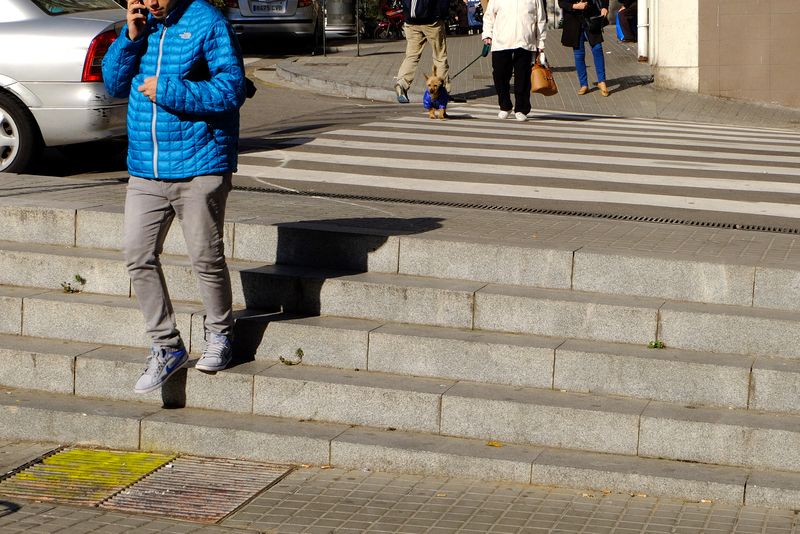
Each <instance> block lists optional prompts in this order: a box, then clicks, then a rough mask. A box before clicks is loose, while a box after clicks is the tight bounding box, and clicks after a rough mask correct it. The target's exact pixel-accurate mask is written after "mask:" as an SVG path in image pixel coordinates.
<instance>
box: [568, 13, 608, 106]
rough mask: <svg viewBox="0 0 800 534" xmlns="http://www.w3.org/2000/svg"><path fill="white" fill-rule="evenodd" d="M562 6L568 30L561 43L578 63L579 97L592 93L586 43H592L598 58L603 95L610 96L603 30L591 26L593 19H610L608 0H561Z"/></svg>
mask: <svg viewBox="0 0 800 534" xmlns="http://www.w3.org/2000/svg"><path fill="white" fill-rule="evenodd" d="M558 5H559V7H561V9H562V11H563V13H564V29H563V31H562V33H561V44H562V45H564V46H568V47H570V48H572V53H573V58H574V60H575V70H576V72H577V74H578V83H579V84H580V88H579V89H578V94H579V95H585V94H586V93H588V92H589V79H588V74H587V72H586V50H585V46H584V45H585V43H586V42H587V41H588V43H589V46H590V47H591V49H592V57H593V58H594V68H595V73H596V74H597V87H598V88H599V89H600V93H601V94H602V95H603V96H608V94H609V93H608V87H607V86H606V66H605V57H604V55H603V28H602V26H601V27H599V28H593V27H592V25H591V24H590V19H591V18H592V17H598V16H600V17H608V0H581V1H580V2H573V1H571V0H558Z"/></svg>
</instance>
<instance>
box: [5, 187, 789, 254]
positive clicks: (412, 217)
mask: <svg viewBox="0 0 800 534" xmlns="http://www.w3.org/2000/svg"><path fill="white" fill-rule="evenodd" d="M125 187H126V184H125V183H124V181H121V180H118V179H114V178H105V179H66V178H53V177H45V176H25V175H8V176H7V177H5V178H4V179H3V180H2V181H0V206H25V205H27V206H47V207H53V208H63V209H99V210H103V211H112V212H121V211H122V207H123V204H124V198H125ZM226 218H227V220H228V221H229V222H233V223H234V224H235V223H236V222H239V221H242V222H247V223H248V224H263V225H283V224H294V223H303V224H304V225H309V224H312V225H319V226H324V227H325V228H337V227H338V228H341V229H343V230H345V231H353V230H354V229H363V230H366V231H368V232H369V233H373V234H374V233H377V234H384V235H387V236H391V235H400V236H402V235H423V234H424V235H425V237H431V238H440V239H450V240H462V241H468V242H476V243H492V244H493V245H504V244H508V245H513V246H533V247H551V248H555V247H559V248H563V247H566V248H570V249H573V250H577V249H579V248H581V247H593V248H597V247H599V248H602V249H604V250H614V251H616V252H620V253H625V252H629V253H633V254H645V253H646V254H656V255H661V256H667V257H680V258H684V259H693V260H697V261H712V262H717V263H723V264H725V263H732V264H743V265H770V266H775V267H780V266H784V267H790V266H791V267H797V266H798V265H800V236H798V235H795V234H780V233H771V232H758V231H744V230H735V229H729V228H714V227H710V226H687V225H678V224H659V223H652V222H638V221H626V220H615V219H604V218H590V217H570V216H560V215H547V214H537V213H517V212H513V211H494V210H480V209H470V208H462V207H450V206H437V205H424V204H414V203H405V202H382V201H372V200H342V199H337V198H326V197H321V196H313V195H291V194H280V193H267V192H253V191H246V190H245V191H240V190H234V191H233V192H232V193H231V195H230V197H229V200H228V208H227V214H226ZM0 222H2V220H0ZM6 222H7V227H8V228H9V231H10V230H12V229H11V227H10V226H8V225H11V224H12V221H11V220H8V221H6ZM22 230H24V229H20V231H22ZM109 230H110V231H111V230H113V231H117V230H116V229H109ZM233 257H235V251H234V254H233Z"/></svg>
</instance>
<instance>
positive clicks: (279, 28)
mask: <svg viewBox="0 0 800 534" xmlns="http://www.w3.org/2000/svg"><path fill="white" fill-rule="evenodd" d="M224 12H225V16H226V17H227V18H228V20H229V21H230V22H231V25H232V26H233V29H234V31H235V32H236V33H237V34H240V35H264V34H287V35H288V34H291V35H294V36H296V37H299V38H301V39H303V40H305V42H306V43H307V44H308V45H309V46H314V47H316V46H319V45H320V44H321V43H322V32H323V26H324V17H323V13H322V6H321V0H225V10H224Z"/></svg>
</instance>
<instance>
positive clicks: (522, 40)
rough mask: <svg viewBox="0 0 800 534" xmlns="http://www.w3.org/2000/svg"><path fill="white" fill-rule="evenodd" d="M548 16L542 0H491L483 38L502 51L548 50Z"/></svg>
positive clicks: (484, 17) (485, 18) (487, 7)
mask: <svg viewBox="0 0 800 534" xmlns="http://www.w3.org/2000/svg"><path fill="white" fill-rule="evenodd" d="M546 36H547V14H546V13H545V9H544V3H543V2H542V0H489V5H488V6H486V13H484V14H483V38H484V39H488V38H491V40H492V52H496V51H498V50H513V49H515V48H523V49H525V50H531V51H532V50H536V49H539V50H544V40H545V37H546Z"/></svg>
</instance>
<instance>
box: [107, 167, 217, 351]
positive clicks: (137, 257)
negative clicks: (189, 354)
mask: <svg viewBox="0 0 800 534" xmlns="http://www.w3.org/2000/svg"><path fill="white" fill-rule="evenodd" d="M230 190H231V175H230V174H228V175H225V176H197V177H195V178H192V179H190V180H147V179H143V178H137V177H134V176H131V178H130V180H129V182H128V190H127V195H126V198H125V218H124V220H125V222H124V237H123V252H124V254H125V262H126V265H127V267H128V272H129V273H130V276H131V282H132V283H133V290H134V292H135V293H136V297H137V299H138V300H139V308H140V309H141V310H142V314H144V319H145V326H146V328H147V333H148V334H149V335H150V337H151V338H152V340H153V344H154V345H157V346H160V347H178V346H179V345H180V344H181V337H180V332H178V328H177V325H176V323H175V312H174V311H173V309H172V302H171V301H170V298H169V291H168V290H167V285H166V283H165V280H164V273H163V271H162V270H161V261H160V259H159V256H160V255H161V251H162V249H163V246H164V239H165V238H166V235H167V231H168V230H169V228H170V225H171V224H172V221H173V219H174V218H175V216H176V215H177V216H178V220H179V221H180V224H181V228H182V230H183V236H184V239H185V240H186V249H187V252H188V253H189V259H190V260H191V264H192V271H193V272H194V273H195V277H196V280H197V285H198V288H199V290H200V297H201V299H202V300H203V305H204V306H205V309H206V320H205V327H206V330H208V331H209V332H214V333H217V334H224V335H230V334H231V332H232V329H233V311H232V297H231V279H230V274H229V273H228V265H227V263H226V262H225V250H224V246H223V241H222V239H223V221H224V219H225V203H226V201H227V199H228V192H229V191H230Z"/></svg>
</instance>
